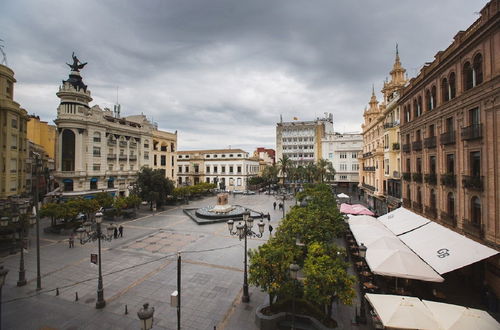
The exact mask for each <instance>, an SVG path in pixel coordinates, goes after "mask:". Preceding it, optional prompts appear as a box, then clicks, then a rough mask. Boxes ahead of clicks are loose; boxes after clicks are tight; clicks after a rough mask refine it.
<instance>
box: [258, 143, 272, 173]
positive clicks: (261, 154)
mask: <svg viewBox="0 0 500 330" xmlns="http://www.w3.org/2000/svg"><path fill="white" fill-rule="evenodd" d="M253 157H254V158H257V159H259V176H260V175H262V173H263V172H264V169H265V168H266V167H267V166H273V165H275V164H276V151H275V150H274V149H267V148H262V147H259V148H257V149H255V151H254V152H253Z"/></svg>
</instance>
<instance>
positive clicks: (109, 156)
mask: <svg viewBox="0 0 500 330" xmlns="http://www.w3.org/2000/svg"><path fill="white" fill-rule="evenodd" d="M108 160H116V155H115V154H109V155H108Z"/></svg>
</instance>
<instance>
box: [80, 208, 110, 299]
mask: <svg viewBox="0 0 500 330" xmlns="http://www.w3.org/2000/svg"><path fill="white" fill-rule="evenodd" d="M95 222H96V224H97V228H96V231H92V223H90V222H88V221H87V222H85V223H84V224H83V227H80V228H78V229H77V230H76V231H77V233H78V238H79V239H80V244H86V243H88V242H90V241H95V240H97V248H98V254H99V257H98V259H99V260H98V263H99V279H98V281H97V302H96V304H95V308H97V309H100V308H104V306H106V301H105V300H104V288H103V284H102V267H101V239H103V240H106V241H111V240H112V239H113V233H114V231H115V226H114V225H109V226H108V227H107V228H106V235H104V234H103V233H102V231H101V223H102V213H101V212H97V213H96V215H95Z"/></svg>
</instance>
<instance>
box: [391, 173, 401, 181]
mask: <svg viewBox="0 0 500 330" xmlns="http://www.w3.org/2000/svg"><path fill="white" fill-rule="evenodd" d="M392 177H393V178H394V179H399V178H401V174H400V173H399V171H393V172H392Z"/></svg>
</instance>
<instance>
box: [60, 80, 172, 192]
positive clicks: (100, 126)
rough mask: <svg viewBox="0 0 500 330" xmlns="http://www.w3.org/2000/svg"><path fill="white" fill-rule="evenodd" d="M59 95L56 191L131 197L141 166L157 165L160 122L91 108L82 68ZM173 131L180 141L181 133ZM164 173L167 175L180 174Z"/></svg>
mask: <svg viewBox="0 0 500 330" xmlns="http://www.w3.org/2000/svg"><path fill="white" fill-rule="evenodd" d="M57 96H58V97H59V98H60V100H61V102H60V105H59V107H58V109H57V119H56V120H55V123H56V125H57V143H56V171H55V173H54V177H55V181H56V183H57V184H58V185H59V189H58V192H57V194H59V195H60V197H62V198H70V197H77V196H92V195H94V194H95V193H98V192H109V193H110V194H112V195H120V196H127V195H128V194H129V191H130V190H131V189H132V186H133V184H134V183H135V181H136V176H137V172H138V171H139V170H140V168H141V167H143V166H148V167H156V166H153V157H151V155H152V154H153V152H154V150H155V149H154V148H156V147H158V148H160V147H161V146H160V145H158V146H156V145H155V144H154V141H153V139H154V138H155V136H156V135H158V134H157V133H155V132H159V131H158V130H157V128H156V126H155V125H154V124H152V123H151V122H150V121H148V120H147V118H146V117H145V116H144V115H138V116H130V117H124V118H120V116H119V111H111V110H109V109H106V108H105V109H104V110H103V109H101V108H100V107H99V106H97V105H95V106H93V107H89V103H90V102H91V101H92V97H91V94H90V90H88V89H87V86H86V85H85V84H84V83H83V81H82V78H81V76H80V72H79V71H78V70H77V71H71V72H70V76H69V79H68V80H66V81H63V84H62V86H60V88H59V92H58V93H57ZM115 109H116V108H115ZM118 109H119V107H118ZM169 134H170V135H169V136H170V137H171V138H172V140H175V143H177V135H176V134H172V133H169ZM173 149H174V150H175V147H174V148H173ZM158 150H160V149H158ZM165 172H166V173H165V174H166V176H167V177H168V176H171V177H174V175H175V174H174V173H172V172H171V171H165Z"/></svg>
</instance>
